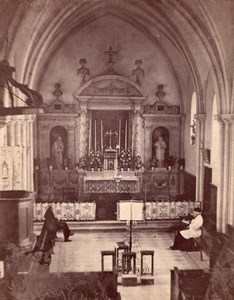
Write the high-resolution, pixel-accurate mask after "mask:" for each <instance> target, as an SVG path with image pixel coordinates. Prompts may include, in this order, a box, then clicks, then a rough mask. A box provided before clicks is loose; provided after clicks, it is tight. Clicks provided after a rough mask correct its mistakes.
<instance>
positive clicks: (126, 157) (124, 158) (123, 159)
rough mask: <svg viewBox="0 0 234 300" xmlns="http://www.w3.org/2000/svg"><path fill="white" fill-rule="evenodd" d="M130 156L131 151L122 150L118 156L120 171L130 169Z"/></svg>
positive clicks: (131, 159)
mask: <svg viewBox="0 0 234 300" xmlns="http://www.w3.org/2000/svg"><path fill="white" fill-rule="evenodd" d="M132 161H133V158H132V154H131V150H130V149H129V148H128V149H127V150H125V149H122V150H121V151H120V155H119V165H120V168H121V169H125V170H126V169H132Z"/></svg>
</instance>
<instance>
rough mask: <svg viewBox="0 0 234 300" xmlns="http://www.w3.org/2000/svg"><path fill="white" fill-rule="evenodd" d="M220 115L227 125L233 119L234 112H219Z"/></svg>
mask: <svg viewBox="0 0 234 300" xmlns="http://www.w3.org/2000/svg"><path fill="white" fill-rule="evenodd" d="M220 117H221V119H222V121H223V122H224V123H225V124H228V125H231V124H232V122H233V120H234V114H221V115H220Z"/></svg>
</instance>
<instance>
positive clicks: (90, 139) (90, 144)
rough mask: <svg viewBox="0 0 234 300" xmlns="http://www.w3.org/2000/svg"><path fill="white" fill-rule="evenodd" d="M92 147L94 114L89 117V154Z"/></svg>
mask: <svg viewBox="0 0 234 300" xmlns="http://www.w3.org/2000/svg"><path fill="white" fill-rule="evenodd" d="M91 147H92V116H90V119H89V154H90V150H91Z"/></svg>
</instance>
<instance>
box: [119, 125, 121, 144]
mask: <svg viewBox="0 0 234 300" xmlns="http://www.w3.org/2000/svg"><path fill="white" fill-rule="evenodd" d="M119 148H120V149H121V120H119Z"/></svg>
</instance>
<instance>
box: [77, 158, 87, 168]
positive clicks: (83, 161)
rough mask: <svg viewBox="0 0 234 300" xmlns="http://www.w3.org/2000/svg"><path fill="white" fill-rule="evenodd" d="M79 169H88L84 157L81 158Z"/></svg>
mask: <svg viewBox="0 0 234 300" xmlns="http://www.w3.org/2000/svg"><path fill="white" fill-rule="evenodd" d="M78 167H79V169H83V170H84V169H86V167H87V161H86V158H84V157H81V158H80V161H79V164H78Z"/></svg>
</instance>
